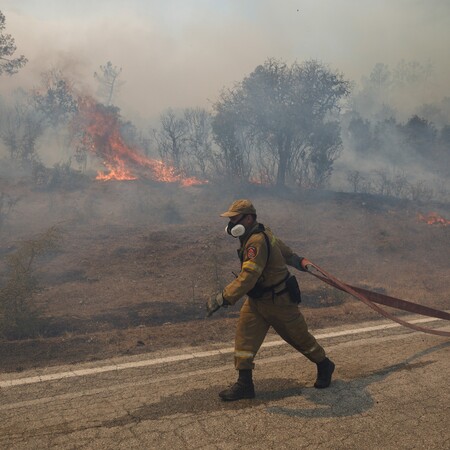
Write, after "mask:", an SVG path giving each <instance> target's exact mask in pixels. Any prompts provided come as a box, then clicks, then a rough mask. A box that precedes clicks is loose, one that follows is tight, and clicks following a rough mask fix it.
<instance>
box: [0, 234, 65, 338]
mask: <svg viewBox="0 0 450 450" xmlns="http://www.w3.org/2000/svg"><path fill="white" fill-rule="evenodd" d="M60 240H61V231H60V230H59V229H58V228H57V227H51V228H49V229H48V230H47V231H46V232H45V233H42V234H41V235H39V236H38V237H36V238H34V239H29V240H26V241H22V242H21V243H19V245H18V247H17V250H16V251H15V252H14V253H12V254H10V255H8V256H7V261H6V263H7V271H6V275H5V280H4V283H2V287H1V288H0V335H3V336H4V337H6V338H9V339H20V338H26V337H33V336H35V335H36V334H37V333H38V331H39V323H40V320H39V319H40V314H41V312H40V310H39V309H38V308H37V307H36V305H34V304H33V294H35V293H36V292H37V290H38V281H37V279H36V276H35V269H34V266H35V263H36V258H37V257H39V256H42V255H44V254H45V253H48V252H49V251H51V250H55V249H56V248H57V247H58V244H59V242H60Z"/></svg>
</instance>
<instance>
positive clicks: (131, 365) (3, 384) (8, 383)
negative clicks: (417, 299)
mask: <svg viewBox="0 0 450 450" xmlns="http://www.w3.org/2000/svg"><path fill="white" fill-rule="evenodd" d="M439 320H440V319H435V318H431V317H427V318H422V319H416V320H411V321H410V322H411V323H426V322H433V321H439ZM401 326H402V325H400V324H398V323H388V324H383V325H375V326H370V327H364V328H355V329H350V330H342V331H335V332H330V333H324V334H316V335H315V337H316V339H318V340H320V339H326V338H333V337H339V336H350V335H353V334H360V333H370V332H371V331H379V330H387V329H390V328H397V327H401ZM284 344H286V342H285V341H283V340H281V339H279V340H274V341H270V342H266V343H264V344H263V345H262V347H263V348H269V347H277V346H280V345H284ZM233 352H234V348H233V347H228V348H221V349H217V350H210V351H204V352H194V353H188V354H183V355H174V356H167V357H164V358H155V359H146V360H142V361H133V362H128V363H122V364H114V365H108V366H102V367H92V368H89V369H79V370H73V371H70V372H59V373H52V374H48V375H39V376H34V377H26V378H16V379H12V380H5V381H0V388H8V387H13V386H21V385H25V384H33V383H41V382H45V381H54V380H62V379H65V378H74V377H83V376H87V375H95V374H99V373H104V372H114V371H118V370H126V369H135V368H139V367H148V366H154V365H157V364H165V363H174V362H179V361H187V360H190V359H195V358H207V357H210V356H217V355H222V354H228V353H233Z"/></svg>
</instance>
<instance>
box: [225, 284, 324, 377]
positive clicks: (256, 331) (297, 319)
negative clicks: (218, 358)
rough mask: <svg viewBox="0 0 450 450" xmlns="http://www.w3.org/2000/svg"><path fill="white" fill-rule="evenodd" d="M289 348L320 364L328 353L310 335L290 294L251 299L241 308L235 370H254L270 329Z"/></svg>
mask: <svg viewBox="0 0 450 450" xmlns="http://www.w3.org/2000/svg"><path fill="white" fill-rule="evenodd" d="M271 326H272V327H273V328H274V330H275V331H276V332H277V333H278V334H279V335H280V337H281V338H283V339H284V340H285V341H286V342H287V343H288V344H290V345H291V346H292V347H294V348H295V349H296V350H298V351H299V352H300V353H302V354H303V355H304V356H306V357H307V358H308V359H309V360H311V361H313V362H315V363H319V362H321V361H323V360H324V359H325V350H324V349H323V348H322V347H321V346H320V345H319V343H318V342H317V341H316V339H315V337H314V336H313V335H312V334H311V333H309V331H308V326H307V324H306V321H305V318H304V317H303V314H302V313H301V312H300V310H299V308H298V305H297V304H296V303H293V302H292V301H291V299H290V296H289V293H287V292H286V293H283V294H279V295H275V296H273V297H272V296H265V297H263V298H261V299H252V298H250V297H248V298H247V300H246V301H245V302H244V304H243V305H242V308H241V310H240V315H239V321H238V325H237V330H236V339H235V353H234V362H235V367H236V369H238V370H240V369H253V368H254V366H255V365H254V362H253V359H254V358H255V356H256V353H257V352H258V350H259V348H260V347H261V344H262V343H263V341H264V338H265V336H266V334H267V332H268V331H269V328H270V327H271Z"/></svg>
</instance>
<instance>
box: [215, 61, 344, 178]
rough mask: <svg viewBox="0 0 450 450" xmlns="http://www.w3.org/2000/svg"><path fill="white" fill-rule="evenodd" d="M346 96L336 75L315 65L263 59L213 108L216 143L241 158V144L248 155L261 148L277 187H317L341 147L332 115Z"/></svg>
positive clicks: (313, 63)
mask: <svg viewBox="0 0 450 450" xmlns="http://www.w3.org/2000/svg"><path fill="white" fill-rule="evenodd" d="M349 92H350V84H349V82H348V81H346V80H344V79H343V76H342V75H341V74H338V73H336V72H333V71H331V70H330V69H329V68H328V67H326V66H324V65H323V64H321V63H319V62H317V61H314V60H310V61H306V62H304V63H302V64H298V63H294V64H292V66H290V67H289V66H288V65H287V64H285V63H283V62H281V61H277V60H275V59H268V60H267V61H266V62H265V63H264V64H263V65H260V66H258V67H256V69H255V70H254V71H253V72H252V73H251V74H250V75H249V76H248V77H246V78H244V80H243V81H242V82H241V83H239V84H237V85H236V86H235V87H234V88H233V89H231V90H229V91H227V92H224V93H222V95H221V97H220V99H219V101H218V102H217V103H216V104H215V105H214V110H215V117H214V121H213V130H214V133H215V139H216V142H217V143H218V144H219V146H220V147H221V149H222V150H224V151H227V152H230V150H233V149H234V150H236V151H237V152H238V153H240V154H242V155H243V148H242V143H245V145H247V146H248V148H249V149H250V151H251V152H252V151H253V149H255V148H258V149H259V150H260V151H261V150H262V149H264V150H266V153H267V154H268V155H271V156H272V158H273V159H274V162H275V166H276V183H277V185H278V186H284V185H285V184H286V181H287V177H288V176H291V178H292V179H293V180H294V181H296V182H297V183H300V184H302V185H304V186H306V185H308V186H316V187H318V186H320V185H323V183H324V182H325V181H326V180H327V178H328V177H329V175H330V174H331V168H332V164H333V162H334V160H335V158H336V157H337V156H338V154H339V151H340V148H341V140H340V133H339V131H340V127H339V124H338V122H337V121H336V120H334V119H333V114H334V113H336V112H338V111H339V109H340V101H341V99H342V98H343V97H345V96H347V95H348V94H349ZM239 134H240V135H241V138H240V139H239ZM242 137H243V138H244V139H242ZM224 144H225V145H224Z"/></svg>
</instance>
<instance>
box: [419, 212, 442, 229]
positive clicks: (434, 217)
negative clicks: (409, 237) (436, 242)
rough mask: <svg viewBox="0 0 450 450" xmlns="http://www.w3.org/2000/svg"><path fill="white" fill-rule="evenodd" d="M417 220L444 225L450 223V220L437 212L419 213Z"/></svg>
mask: <svg viewBox="0 0 450 450" xmlns="http://www.w3.org/2000/svg"><path fill="white" fill-rule="evenodd" d="M417 220H418V221H419V222H425V223H427V224H428V225H443V226H444V227H446V226H448V225H450V220H447V219H444V218H443V217H442V216H440V215H439V214H437V213H435V212H430V213H428V214H427V215H426V216H424V215H423V214H420V213H419V214H417Z"/></svg>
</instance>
